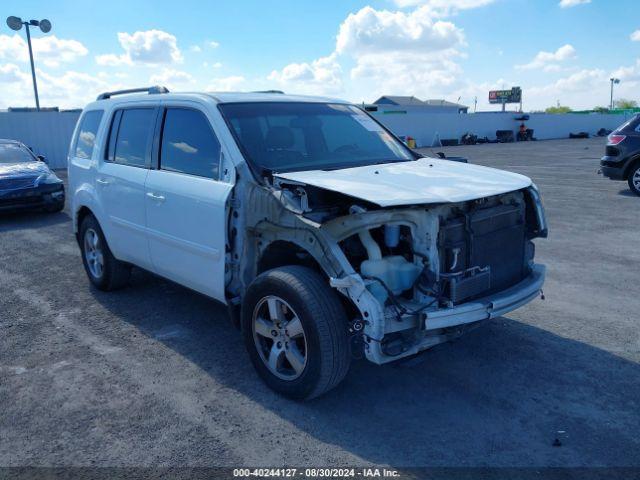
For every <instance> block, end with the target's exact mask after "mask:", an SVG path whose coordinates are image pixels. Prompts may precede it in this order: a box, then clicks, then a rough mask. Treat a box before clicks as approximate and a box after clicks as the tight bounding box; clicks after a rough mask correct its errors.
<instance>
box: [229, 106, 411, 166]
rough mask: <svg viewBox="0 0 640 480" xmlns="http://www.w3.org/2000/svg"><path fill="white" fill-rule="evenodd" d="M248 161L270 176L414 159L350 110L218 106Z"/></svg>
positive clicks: (371, 122)
mask: <svg viewBox="0 0 640 480" xmlns="http://www.w3.org/2000/svg"><path fill="white" fill-rule="evenodd" d="M220 109H221V111H222V113H223V115H224V116H225V118H226V120H227V122H228V123H229V125H230V126H231V129H232V131H233V134H234V136H235V138H236V141H237V142H238V144H239V145H240V147H241V149H242V150H243V153H244V155H245V156H246V157H247V160H248V161H249V162H251V163H252V164H253V165H255V166H257V167H259V168H261V169H266V170H269V171H272V172H292V171H300V170H328V169H337V168H348V167H356V166H361V165H371V164H376V163H391V162H406V161H407V160H414V159H415V158H414V156H413V155H412V154H411V152H410V151H409V150H408V149H407V148H406V147H405V146H404V145H403V144H402V143H400V142H399V141H397V140H395V139H394V138H393V137H392V136H391V135H389V134H388V133H387V132H386V131H385V130H384V128H382V127H381V126H380V124H378V123H377V122H376V121H375V120H373V119H372V118H371V117H369V116H368V115H367V114H365V113H364V112H363V111H362V110H360V109H359V108H357V107H354V106H352V105H341V104H328V103H296V102H282V103H276V102H274V103H271V102H256V103H227V104H221V105H220Z"/></svg>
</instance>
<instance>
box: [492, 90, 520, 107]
mask: <svg viewBox="0 0 640 480" xmlns="http://www.w3.org/2000/svg"><path fill="white" fill-rule="evenodd" d="M521 101H522V89H521V88H520V87H513V88H512V89H511V90H491V91H490V92H489V103H502V104H505V103H520V102H521Z"/></svg>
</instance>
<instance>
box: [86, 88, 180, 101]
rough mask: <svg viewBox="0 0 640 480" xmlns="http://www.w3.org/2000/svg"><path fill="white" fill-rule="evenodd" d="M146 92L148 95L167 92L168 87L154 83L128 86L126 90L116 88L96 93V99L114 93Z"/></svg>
mask: <svg viewBox="0 0 640 480" xmlns="http://www.w3.org/2000/svg"><path fill="white" fill-rule="evenodd" d="M142 92H147V93H148V94H149V95H152V94H157V93H169V89H168V88H167V87H161V86H160V85H154V86H153V87H142V88H128V89H126V90H116V91H113V92H104V93H101V94H100V95H98V98H96V100H106V99H108V98H111V97H113V96H115V95H126V94H127V93H142Z"/></svg>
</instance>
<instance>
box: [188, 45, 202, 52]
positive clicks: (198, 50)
mask: <svg viewBox="0 0 640 480" xmlns="http://www.w3.org/2000/svg"><path fill="white" fill-rule="evenodd" d="M189 50H191V51H192V52H194V53H200V52H201V51H202V48H200V45H191V46H190V47H189Z"/></svg>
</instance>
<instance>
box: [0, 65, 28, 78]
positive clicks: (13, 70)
mask: <svg viewBox="0 0 640 480" xmlns="http://www.w3.org/2000/svg"><path fill="white" fill-rule="evenodd" d="M27 81H29V75H27V74H26V73H25V72H23V71H22V70H20V67H18V66H17V65H15V64H13V63H7V64H5V65H0V83H13V82H27Z"/></svg>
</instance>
